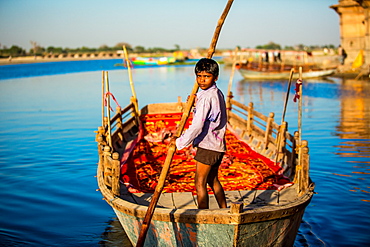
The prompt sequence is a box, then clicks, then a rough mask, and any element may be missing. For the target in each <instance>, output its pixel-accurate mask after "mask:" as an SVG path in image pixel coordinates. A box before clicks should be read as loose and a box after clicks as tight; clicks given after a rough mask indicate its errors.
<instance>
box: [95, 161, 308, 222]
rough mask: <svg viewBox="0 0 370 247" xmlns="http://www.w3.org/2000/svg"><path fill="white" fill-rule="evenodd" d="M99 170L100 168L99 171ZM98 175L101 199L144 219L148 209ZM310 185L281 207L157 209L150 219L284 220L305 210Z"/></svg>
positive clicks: (168, 220) (185, 220)
mask: <svg viewBox="0 0 370 247" xmlns="http://www.w3.org/2000/svg"><path fill="white" fill-rule="evenodd" d="M98 170H99V168H98ZM99 174H100V175H98V184H99V189H100V191H101V193H102V195H103V197H104V198H103V199H104V200H105V201H106V202H107V203H108V204H109V205H111V206H112V207H114V208H115V209H117V210H118V211H120V212H122V213H124V214H126V215H130V216H134V217H137V218H144V217H145V214H146V211H147V209H148V206H145V205H140V204H137V203H132V202H129V201H127V200H125V199H123V198H120V197H117V196H114V195H113V193H112V192H111V191H110V190H109V189H108V187H107V186H106V185H105V184H104V179H103V176H102V173H99ZM312 195H313V186H311V188H310V190H308V191H306V192H305V193H304V194H303V195H302V196H300V197H298V198H297V199H296V200H294V201H292V202H290V203H286V204H283V205H264V206H259V207H253V206H252V207H253V208H251V207H250V206H248V205H247V207H246V208H245V209H244V210H243V211H242V212H241V213H231V212H230V208H226V209H176V208H162V207H156V209H155V211H154V214H153V218H152V219H153V220H160V221H167V222H182V223H201V224H246V223H254V222H260V221H267V220H275V219H281V218H286V217H289V216H291V215H294V214H296V213H297V212H299V211H301V210H304V209H305V208H306V206H307V205H308V204H309V202H310V201H311V198H312Z"/></svg>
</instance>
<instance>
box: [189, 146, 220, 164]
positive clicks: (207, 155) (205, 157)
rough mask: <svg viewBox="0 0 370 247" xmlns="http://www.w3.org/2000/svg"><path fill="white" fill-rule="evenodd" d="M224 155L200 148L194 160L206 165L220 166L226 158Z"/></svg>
mask: <svg viewBox="0 0 370 247" xmlns="http://www.w3.org/2000/svg"><path fill="white" fill-rule="evenodd" d="M224 154H225V153H224V152H216V151H212V150H208V149H204V148H200V147H198V149H197V153H196V154H195V157H194V159H195V160H196V161H198V162H200V163H203V164H206V165H210V166H219V165H220V164H221V161H222V158H223V157H224Z"/></svg>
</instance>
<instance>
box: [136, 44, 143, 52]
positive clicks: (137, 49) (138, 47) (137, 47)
mask: <svg viewBox="0 0 370 247" xmlns="http://www.w3.org/2000/svg"><path fill="white" fill-rule="evenodd" d="M134 52H136V53H144V52H145V47H144V46H140V45H139V46H135V48H134Z"/></svg>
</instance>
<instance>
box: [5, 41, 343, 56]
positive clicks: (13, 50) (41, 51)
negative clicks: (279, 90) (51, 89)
mask: <svg viewBox="0 0 370 247" xmlns="http://www.w3.org/2000/svg"><path fill="white" fill-rule="evenodd" d="M31 45H32V48H31V49H30V50H28V51H26V50H25V49H23V48H22V47H20V46H17V45H13V46H11V47H10V48H7V47H6V46H1V45H0V57H2V58H7V57H19V56H44V55H50V54H70V53H95V52H96V53H99V52H110V51H117V50H122V47H123V46H126V49H127V50H128V52H130V53H164V52H174V51H178V50H180V46H179V45H174V48H173V49H166V48H161V47H152V48H145V47H144V46H131V45H130V44H127V43H124V42H121V43H117V44H116V45H114V46H111V47H109V46H107V45H102V46H100V47H99V48H90V47H85V46H82V47H79V48H62V47H54V46H49V47H46V48H45V47H42V46H40V45H39V44H37V42H34V41H31ZM255 48H256V49H264V50H298V51H299V50H301V51H303V50H305V51H307V50H308V51H311V50H317V49H323V48H328V49H335V48H336V47H335V46H334V45H324V46H319V45H313V46H305V45H303V44H299V45H296V46H294V47H293V46H285V47H284V48H282V46H281V45H279V44H276V43H274V42H269V43H268V44H265V45H258V46H256V47H255Z"/></svg>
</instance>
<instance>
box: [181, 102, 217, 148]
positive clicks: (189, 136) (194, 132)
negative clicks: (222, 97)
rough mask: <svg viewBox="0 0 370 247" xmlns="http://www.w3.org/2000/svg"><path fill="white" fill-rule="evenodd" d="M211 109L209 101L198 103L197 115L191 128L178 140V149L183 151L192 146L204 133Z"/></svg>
mask: <svg viewBox="0 0 370 247" xmlns="http://www.w3.org/2000/svg"><path fill="white" fill-rule="evenodd" d="M209 109H210V102H209V101H208V100H199V101H198V102H197V107H196V113H195V114H194V118H193V121H192V123H191V125H190V126H189V128H188V129H187V130H186V131H185V132H184V133H183V134H182V135H181V136H180V137H179V138H177V139H176V147H177V149H179V150H181V149H183V148H185V147H187V146H188V145H190V144H191V143H192V142H193V141H194V139H195V138H197V136H199V134H200V133H202V129H203V125H204V122H205V121H206V120H207V115H208V112H209Z"/></svg>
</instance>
